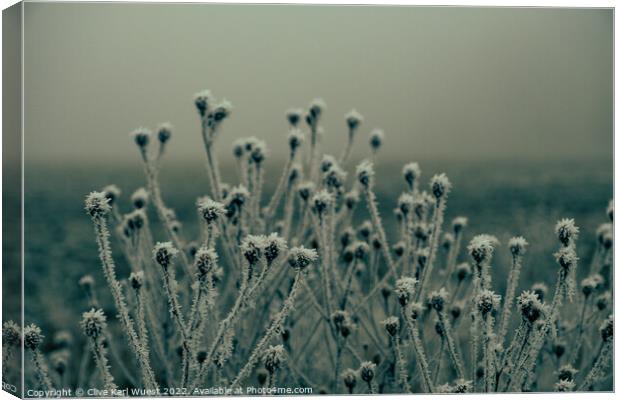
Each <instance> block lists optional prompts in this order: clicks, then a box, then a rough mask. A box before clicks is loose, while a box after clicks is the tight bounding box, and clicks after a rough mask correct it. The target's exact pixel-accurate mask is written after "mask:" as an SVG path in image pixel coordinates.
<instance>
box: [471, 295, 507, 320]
mask: <svg viewBox="0 0 620 400" xmlns="http://www.w3.org/2000/svg"><path fill="white" fill-rule="evenodd" d="M500 299H501V297H500V296H499V295H497V294H495V292H493V291H491V290H483V291H481V292H480V293H479V294H478V296H476V307H477V308H478V311H480V313H481V314H482V315H483V316H486V315H488V314H489V313H491V312H492V311H493V310H497V308H498V307H499V302H500Z"/></svg>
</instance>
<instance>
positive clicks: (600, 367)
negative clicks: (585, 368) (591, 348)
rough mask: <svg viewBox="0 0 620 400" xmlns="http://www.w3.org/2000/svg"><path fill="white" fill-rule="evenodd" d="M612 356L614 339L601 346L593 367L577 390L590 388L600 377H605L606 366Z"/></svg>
mask: <svg viewBox="0 0 620 400" xmlns="http://www.w3.org/2000/svg"><path fill="white" fill-rule="evenodd" d="M612 357H613V341H606V342H604V343H603V345H602V346H601V347H600V349H599V352H598V354H597V356H596V359H595V361H594V365H593V366H592V369H590V371H589V372H588V374H587V375H586V377H585V379H584V380H583V382H582V383H581V385H579V388H578V389H577V391H579V392H582V391H586V390H590V389H589V388H590V386H592V385H594V384H595V383H596V382H597V381H598V380H599V379H601V378H602V377H603V373H604V371H605V368H606V367H607V364H608V363H609V361H610V360H611V359H612Z"/></svg>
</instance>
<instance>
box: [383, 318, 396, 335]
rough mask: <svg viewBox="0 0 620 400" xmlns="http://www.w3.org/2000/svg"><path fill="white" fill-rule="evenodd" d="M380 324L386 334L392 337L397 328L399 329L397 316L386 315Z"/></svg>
mask: <svg viewBox="0 0 620 400" xmlns="http://www.w3.org/2000/svg"><path fill="white" fill-rule="evenodd" d="M382 324H383V326H384V327H385V330H386V331H387V333H388V335H390V336H392V337H394V336H396V335H397V334H398V330H399V329H400V321H399V320H398V317H394V316H392V317H388V318H387V319H385V321H383V322H382Z"/></svg>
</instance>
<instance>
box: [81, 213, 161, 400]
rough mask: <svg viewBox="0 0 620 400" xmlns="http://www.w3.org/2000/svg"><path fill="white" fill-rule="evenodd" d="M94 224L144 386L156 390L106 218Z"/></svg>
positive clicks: (107, 274) (112, 289)
mask: <svg viewBox="0 0 620 400" xmlns="http://www.w3.org/2000/svg"><path fill="white" fill-rule="evenodd" d="M93 224H94V227H95V237H96V239H97V245H98V247H99V259H100V260H101V265H102V267H103V274H104V275H105V277H106V280H107V281H108V285H109V286H110V291H111V292H112V298H113V299H114V303H115V305H116V309H117V311H118V313H119V318H120V320H121V324H122V325H123V330H124V331H125V333H126V334H127V336H128V339H129V343H130V345H131V347H132V350H133V352H134V353H135V354H136V357H137V359H138V363H139V365H140V372H141V374H142V380H143V382H144V385H145V386H146V387H147V388H148V389H155V388H157V383H156V381H155V375H154V374H153V370H152V369H151V364H150V361H149V358H148V353H146V352H145V351H143V349H142V346H141V345H140V340H139V339H138V335H137V334H136V330H135V328H134V325H133V320H132V319H131V317H130V316H129V309H128V308H127V304H126V302H125V296H124V294H123V289H122V287H121V285H120V283H119V282H118V281H117V280H116V266H115V265H114V260H113V259H112V251H111V250H110V232H109V231H108V228H107V225H106V220H105V218H104V217H93Z"/></svg>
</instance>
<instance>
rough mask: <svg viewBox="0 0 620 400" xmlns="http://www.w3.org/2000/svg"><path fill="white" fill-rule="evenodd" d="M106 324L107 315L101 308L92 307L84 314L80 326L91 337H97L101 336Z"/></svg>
mask: <svg viewBox="0 0 620 400" xmlns="http://www.w3.org/2000/svg"><path fill="white" fill-rule="evenodd" d="M106 325H107V323H106V316H105V314H104V313H103V310H101V309H99V310H95V309H94V308H92V309H91V310H90V311H86V312H85V313H83V314H82V321H81V322H80V326H81V327H82V331H84V334H85V335H86V336H88V337H90V338H93V339H96V338H98V337H100V336H101V334H102V333H103V330H104V329H105V328H106Z"/></svg>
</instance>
